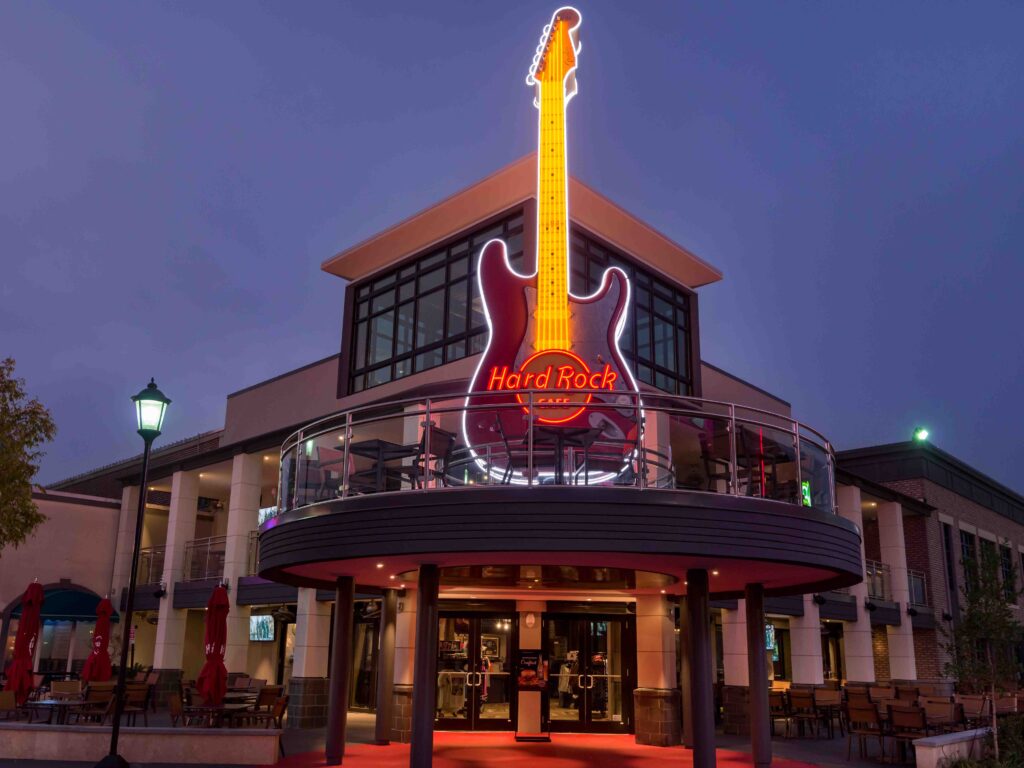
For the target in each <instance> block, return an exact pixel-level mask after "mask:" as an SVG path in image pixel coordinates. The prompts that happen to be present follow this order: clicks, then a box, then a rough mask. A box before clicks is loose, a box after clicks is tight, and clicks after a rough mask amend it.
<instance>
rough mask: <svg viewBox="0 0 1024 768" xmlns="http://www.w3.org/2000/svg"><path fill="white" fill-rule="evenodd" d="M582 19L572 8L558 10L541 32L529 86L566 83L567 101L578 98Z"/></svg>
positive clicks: (527, 76) (538, 91)
mask: <svg viewBox="0 0 1024 768" xmlns="http://www.w3.org/2000/svg"><path fill="white" fill-rule="evenodd" d="M582 21H583V17H582V16H581V15H580V12H579V11H577V10H576V9H575V8H572V7H570V6H563V7H562V8H559V9H558V10H557V11H555V13H554V14H553V15H552V17H551V22H550V23H549V24H547V25H546V26H545V27H544V31H543V32H541V36H540V45H538V46H537V53H536V54H535V55H534V57H533V62H532V64H531V65H530V71H529V73H528V74H527V75H526V84H527V85H533V86H536V87H537V94H538V98H539V97H540V88H541V84H542V83H565V100H566V101H568V100H569V99H571V98H572V97H573V96H575V95H576V57H577V56H578V55H579V52H580V47H581V46H580V33H579V30H580V23H581V22H582Z"/></svg>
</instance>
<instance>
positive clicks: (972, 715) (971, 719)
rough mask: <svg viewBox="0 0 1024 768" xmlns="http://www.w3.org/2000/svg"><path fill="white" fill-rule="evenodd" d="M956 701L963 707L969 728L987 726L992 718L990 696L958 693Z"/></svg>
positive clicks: (965, 720)
mask: <svg viewBox="0 0 1024 768" xmlns="http://www.w3.org/2000/svg"><path fill="white" fill-rule="evenodd" d="M956 703H957V704H959V705H961V706H962V707H963V712H964V724H965V725H966V726H967V727H968V728H978V727H980V726H986V725H988V724H989V721H990V720H991V719H992V709H991V704H992V701H991V700H990V699H989V698H988V696H983V695H981V694H977V695H963V694H958V695H957V697H956Z"/></svg>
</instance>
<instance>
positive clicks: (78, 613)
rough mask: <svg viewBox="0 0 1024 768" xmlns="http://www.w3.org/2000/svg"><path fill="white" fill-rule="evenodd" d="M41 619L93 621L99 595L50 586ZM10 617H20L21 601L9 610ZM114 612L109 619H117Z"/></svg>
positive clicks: (46, 592) (45, 595) (44, 600)
mask: <svg viewBox="0 0 1024 768" xmlns="http://www.w3.org/2000/svg"><path fill="white" fill-rule="evenodd" d="M43 594H44V597H43V611H42V616H41V618H42V620H43V621H44V622H45V621H95V620H96V606H97V605H99V602H100V600H101V598H100V596H99V595H96V594H93V593H92V592H83V591H81V590H78V589H68V588H66V587H50V589H47V590H46V591H45V592H44V593H43ZM11 617H12V618H15V619H18V618H21V602H20V601H19V602H18V605H16V606H15V608H14V610H13V611H11ZM119 618H120V617H119V616H118V614H117V613H116V612H115V613H114V615H113V616H111V617H110V620H111V621H118V620H119Z"/></svg>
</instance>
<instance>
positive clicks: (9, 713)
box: [0, 691, 25, 720]
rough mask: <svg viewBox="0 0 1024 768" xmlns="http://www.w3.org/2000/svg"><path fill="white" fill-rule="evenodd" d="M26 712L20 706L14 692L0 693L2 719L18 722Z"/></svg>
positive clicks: (0, 715)
mask: <svg viewBox="0 0 1024 768" xmlns="http://www.w3.org/2000/svg"><path fill="white" fill-rule="evenodd" d="M24 714H25V710H24V709H23V708H22V707H19V706H18V701H17V699H16V698H15V697H14V691H0V717H3V719H4V720H18V719H19V718H21V716H22V715H24Z"/></svg>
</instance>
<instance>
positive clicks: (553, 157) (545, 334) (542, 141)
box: [534, 22, 569, 351]
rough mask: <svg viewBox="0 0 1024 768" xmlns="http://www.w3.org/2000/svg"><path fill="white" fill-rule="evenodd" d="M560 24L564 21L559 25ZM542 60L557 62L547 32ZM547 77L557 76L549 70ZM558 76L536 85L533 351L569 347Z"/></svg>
mask: <svg viewBox="0 0 1024 768" xmlns="http://www.w3.org/2000/svg"><path fill="white" fill-rule="evenodd" d="M559 23H560V24H563V23H564V22H559ZM553 38H554V39H553V40H552V46H551V48H552V50H550V51H549V53H548V56H547V61H548V62H549V65H550V66H552V67H558V63H559V62H561V61H562V60H563V55H562V51H561V50H559V49H560V43H559V41H560V40H561V38H562V35H558V34H554V33H553ZM551 74H552V75H555V74H558V73H556V72H552V73H551ZM562 81H563V77H561V76H558V77H551V79H550V80H549V79H547V78H545V80H544V81H543V82H541V86H540V131H539V136H538V142H537V314H536V326H535V329H536V332H535V337H534V344H535V346H536V349H537V350H538V351H539V350H545V349H569V234H568V226H569V206H568V189H567V186H566V181H567V179H566V170H565V90H564V86H563V82H562Z"/></svg>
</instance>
